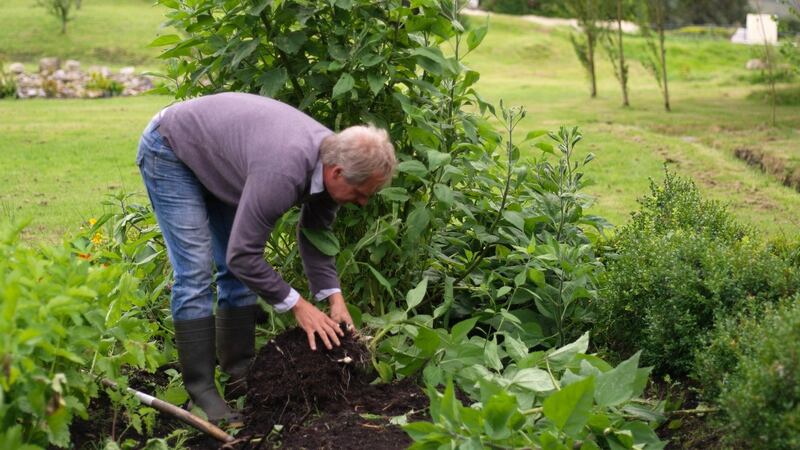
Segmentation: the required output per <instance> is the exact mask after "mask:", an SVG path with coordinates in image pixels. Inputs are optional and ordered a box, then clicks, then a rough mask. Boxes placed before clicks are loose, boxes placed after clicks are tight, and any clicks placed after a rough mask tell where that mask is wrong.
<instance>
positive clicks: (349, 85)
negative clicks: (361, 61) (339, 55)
mask: <svg viewBox="0 0 800 450" xmlns="http://www.w3.org/2000/svg"><path fill="white" fill-rule="evenodd" d="M355 84H356V80H354V79H353V77H352V75H350V74H349V73H343V74H342V76H341V77H339V81H337V82H336V85H335V86H333V96H332V97H331V98H332V99H334V98H336V97H339V96H340V95H343V94H346V93H348V92H350V91H351V90H352V89H353V86H355Z"/></svg>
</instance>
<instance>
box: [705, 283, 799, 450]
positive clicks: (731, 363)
mask: <svg viewBox="0 0 800 450" xmlns="http://www.w3.org/2000/svg"><path fill="white" fill-rule="evenodd" d="M798 342H800V296H795V297H792V298H788V299H786V300H785V301H783V302H781V303H780V304H778V305H766V306H765V307H764V308H753V309H752V310H751V312H750V313H748V314H742V315H741V316H740V317H738V318H728V319H726V320H724V321H721V322H719V323H718V325H717V326H716V328H715V330H714V332H713V333H712V334H711V338H710V345H709V346H708V348H707V349H706V350H705V351H704V352H702V353H699V354H698V379H699V380H700V381H701V382H702V383H703V385H704V391H703V393H704V394H705V395H706V396H707V397H709V398H710V399H716V400H717V403H718V404H719V407H720V409H721V414H720V416H719V418H718V422H719V424H720V425H721V426H722V427H723V428H724V429H725V431H726V434H727V435H728V436H729V438H730V440H731V443H732V444H737V445H745V446H746V447H748V448H761V449H796V448H800V347H798V345H797V343H798Z"/></svg>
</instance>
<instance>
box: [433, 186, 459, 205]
mask: <svg viewBox="0 0 800 450" xmlns="http://www.w3.org/2000/svg"><path fill="white" fill-rule="evenodd" d="M433 194H434V195H435V196H436V198H437V199H439V201H440V202H442V203H444V204H445V205H447V206H450V205H452V204H453V201H454V198H453V191H452V190H451V189H450V188H449V187H448V186H446V185H444V184H441V183H436V184H435V185H434V186H433Z"/></svg>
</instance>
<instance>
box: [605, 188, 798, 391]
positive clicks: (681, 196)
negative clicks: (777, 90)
mask: <svg viewBox="0 0 800 450" xmlns="http://www.w3.org/2000/svg"><path fill="white" fill-rule="evenodd" d="M641 203H642V208H641V210H640V211H638V212H637V213H635V214H634V215H633V218H632V221H631V222H630V223H629V224H627V225H625V226H623V227H621V228H620V229H619V230H618V232H617V234H616V236H615V238H614V239H613V240H612V241H611V242H610V246H611V249H612V250H611V251H610V252H609V253H607V254H606V255H605V262H606V271H605V272H604V274H603V275H602V280H601V283H602V285H603V291H602V294H601V297H602V300H601V301H598V302H597V306H598V314H597V328H596V330H597V333H598V338H599V341H600V342H602V345H605V346H607V347H608V348H610V349H612V350H614V351H616V352H618V353H620V354H623V355H628V354H632V353H633V352H635V351H636V350H637V349H639V348H642V349H643V350H644V353H643V359H644V361H645V362H646V363H648V364H653V365H655V366H656V368H657V369H658V370H659V371H661V372H668V373H671V374H673V375H679V376H685V375H687V374H690V373H692V371H693V366H694V352H696V351H698V350H700V349H701V348H702V345H703V338H704V336H705V335H706V333H707V332H708V331H709V330H711V329H712V327H713V324H714V323H715V321H716V320H718V318H719V317H722V316H724V315H726V314H730V313H733V312H736V311H739V310H742V309H743V308H744V307H745V306H746V305H747V304H749V303H750V302H767V301H775V300H777V299H779V298H781V297H784V296H786V295H790V294H791V293H793V292H796V289H797V286H798V284H797V283H798V280H800V279H799V278H798V276H799V275H798V271H797V268H796V267H794V266H793V265H792V264H790V263H789V262H788V261H787V260H786V259H785V258H783V257H781V256H780V255H778V254H776V252H775V251H773V249H772V247H771V246H770V245H768V244H767V243H766V242H764V241H763V240H762V239H761V238H760V237H759V236H758V235H757V234H756V233H755V232H754V231H752V230H748V229H747V228H746V227H743V226H741V225H740V224H738V223H737V221H736V220H735V219H734V218H733V217H731V216H730V214H729V213H728V212H727V211H726V209H725V208H724V207H723V206H721V205H719V204H717V203H714V202H710V201H706V200H702V199H701V198H700V195H699V192H698V190H697V188H696V186H695V185H694V184H693V183H692V182H691V181H689V180H682V179H680V178H677V177H676V176H675V175H674V174H671V173H669V172H667V174H666V178H665V180H664V183H663V184H662V185H657V184H655V183H651V194H650V195H648V196H646V197H645V198H643V199H642V200H641Z"/></svg>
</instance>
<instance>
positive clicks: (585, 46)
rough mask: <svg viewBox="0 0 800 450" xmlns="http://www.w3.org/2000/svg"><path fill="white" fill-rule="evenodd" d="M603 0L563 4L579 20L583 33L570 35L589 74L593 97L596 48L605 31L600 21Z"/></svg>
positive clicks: (573, 45)
mask: <svg viewBox="0 0 800 450" xmlns="http://www.w3.org/2000/svg"><path fill="white" fill-rule="evenodd" d="M600 2H601V0H567V1H565V2H564V4H563V6H564V9H565V10H566V13H567V14H569V16H570V17H573V18H575V19H576V20H577V21H578V26H579V27H580V28H581V34H580V35H576V34H572V35H570V40H571V41H572V47H573V48H574V49H575V54H576V55H577V56H578V60H579V61H580V62H581V64H582V65H583V67H584V68H585V69H586V72H587V73H588V75H589V81H590V83H591V97H592V98H595V97H597V75H596V72H595V58H594V57H595V49H596V48H597V42H598V40H599V39H600V36H601V34H602V32H603V28H602V27H601V26H600V24H599V23H598V22H599V20H600V18H601V17H602V14H601V11H600V9H601V4H600Z"/></svg>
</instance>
